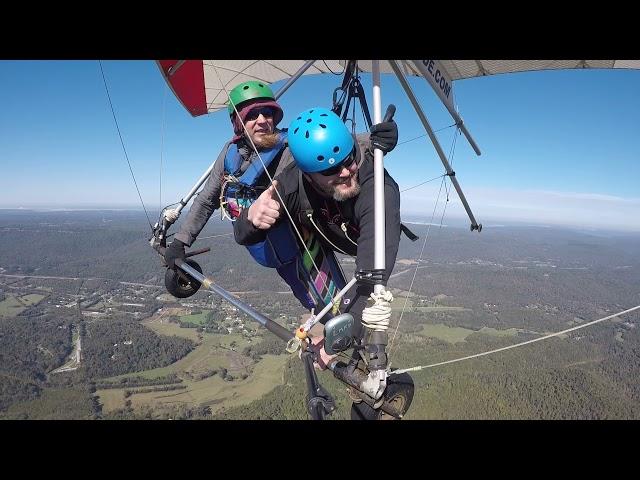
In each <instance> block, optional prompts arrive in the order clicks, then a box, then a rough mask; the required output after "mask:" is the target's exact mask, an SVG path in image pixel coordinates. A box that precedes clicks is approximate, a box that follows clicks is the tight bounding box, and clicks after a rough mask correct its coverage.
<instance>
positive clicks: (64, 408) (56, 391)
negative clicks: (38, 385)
mask: <svg viewBox="0 0 640 480" xmlns="http://www.w3.org/2000/svg"><path fill="white" fill-rule="evenodd" d="M120 396H122V394H121V395H120ZM23 412H24V413H26V414H27V415H28V418H29V420H87V419H90V418H92V415H93V410H92V408H91V402H90V401H89V396H88V395H87V393H86V392H84V391H82V390H81V389H74V388H63V389H61V388H47V389H43V391H42V395H41V396H40V398H38V399H36V400H31V401H28V402H21V403H16V404H14V405H11V406H10V407H9V408H8V410H7V413H6V414H7V417H8V418H15V417H16V416H18V415H20V414H22V413H23Z"/></svg>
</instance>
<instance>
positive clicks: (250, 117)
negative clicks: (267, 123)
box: [244, 107, 275, 122]
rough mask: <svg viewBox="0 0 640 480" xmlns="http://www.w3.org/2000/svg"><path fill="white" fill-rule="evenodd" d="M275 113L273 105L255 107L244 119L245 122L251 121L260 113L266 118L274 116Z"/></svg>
mask: <svg viewBox="0 0 640 480" xmlns="http://www.w3.org/2000/svg"><path fill="white" fill-rule="evenodd" d="M274 114H275V111H274V109H273V108H271V107H259V108H254V109H252V110H250V111H249V113H247V116H246V117H245V119H244V120H245V122H251V121H253V120H256V119H257V118H258V117H259V116H260V115H262V116H263V117H265V118H273V115H274Z"/></svg>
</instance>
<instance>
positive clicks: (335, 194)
mask: <svg viewBox="0 0 640 480" xmlns="http://www.w3.org/2000/svg"><path fill="white" fill-rule="evenodd" d="M351 178H352V179H354V180H355V184H354V185H353V186H352V187H350V188H349V189H347V190H345V189H342V190H338V189H337V188H336V187H338V186H339V185H319V184H317V183H314V182H312V184H313V185H314V187H315V188H316V190H318V191H320V192H321V193H322V194H323V195H325V196H327V197H331V198H333V199H334V200H335V201H336V202H343V201H344V200H348V199H349V198H353V197H355V196H356V195H358V194H359V193H360V183H359V182H358V177H357V175H354V176H353V177H351ZM351 181H352V180H349V182H351ZM343 185H344V184H343Z"/></svg>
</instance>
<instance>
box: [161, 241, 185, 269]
mask: <svg viewBox="0 0 640 480" xmlns="http://www.w3.org/2000/svg"><path fill="white" fill-rule="evenodd" d="M178 258H179V259H181V260H184V259H185V258H186V254H185V251H184V243H182V242H181V241H180V240H178V239H177V238H174V239H173V242H171V243H170V244H169V246H168V247H167V249H166V250H165V251H164V261H165V262H166V264H167V267H169V268H172V269H173V270H175V269H176V260H177V259H178Z"/></svg>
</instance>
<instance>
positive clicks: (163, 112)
mask: <svg viewBox="0 0 640 480" xmlns="http://www.w3.org/2000/svg"><path fill="white" fill-rule="evenodd" d="M167 90H168V87H167V86H166V84H165V85H164V88H163V92H164V94H163V95H162V122H161V124H160V211H161V212H162V155H163V153H164V127H165V123H166V120H165V118H166V117H165V107H166V104H167Z"/></svg>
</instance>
